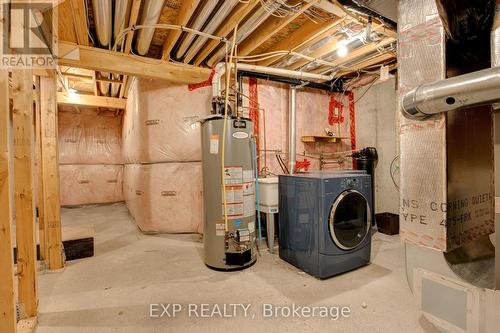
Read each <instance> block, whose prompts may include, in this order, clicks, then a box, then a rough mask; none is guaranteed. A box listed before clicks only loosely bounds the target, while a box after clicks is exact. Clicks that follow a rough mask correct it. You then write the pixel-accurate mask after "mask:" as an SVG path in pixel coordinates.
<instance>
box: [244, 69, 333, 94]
mask: <svg viewBox="0 0 500 333" xmlns="http://www.w3.org/2000/svg"><path fill="white" fill-rule="evenodd" d="M240 76H241V77H255V78H257V79H263V80H269V81H274V82H280V83H286V84H290V85H296V86H300V85H304V87H309V88H314V89H320V90H326V91H330V92H342V91H343V82H342V80H336V82H335V84H334V85H333V86H332V85H331V84H330V83H316V82H308V81H304V80H299V79H292V78H286V77H282V76H277V75H270V74H262V73H254V72H248V71H241V70H239V71H238V78H239V77H240Z"/></svg>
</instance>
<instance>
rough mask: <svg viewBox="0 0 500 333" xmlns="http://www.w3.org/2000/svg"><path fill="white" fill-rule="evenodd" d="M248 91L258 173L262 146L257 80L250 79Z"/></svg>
mask: <svg viewBox="0 0 500 333" xmlns="http://www.w3.org/2000/svg"><path fill="white" fill-rule="evenodd" d="M248 88H249V89H248V90H249V97H250V105H249V106H250V119H251V120H252V121H253V134H254V136H255V143H256V146H257V169H258V170H257V172H258V171H259V170H260V158H259V152H260V145H259V141H260V140H259V90H258V86H257V78H255V77H250V78H248Z"/></svg>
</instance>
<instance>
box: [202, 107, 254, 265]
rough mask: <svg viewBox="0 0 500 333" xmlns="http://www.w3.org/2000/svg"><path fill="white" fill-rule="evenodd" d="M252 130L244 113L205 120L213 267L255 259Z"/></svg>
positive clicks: (208, 250)
mask: <svg viewBox="0 0 500 333" xmlns="http://www.w3.org/2000/svg"><path fill="white" fill-rule="evenodd" d="M224 122H226V124H225V125H224ZM224 126H226V129H225V131H224ZM252 130H253V123H252V122H251V121H249V120H247V119H242V118H231V117H227V118H224V117H221V116H213V117H212V118H209V119H206V120H205V121H204V122H203V123H202V125H201V132H202V166H203V193H204V209H205V233H204V246H205V264H206V265H207V266H209V267H210V268H214V269H220V270H235V269H241V268H245V267H248V266H250V265H252V264H253V263H254V262H255V261H256V259H257V258H256V255H255V216H256V215H255V177H254V176H255V171H254V164H253V158H254V156H253V153H252V151H253V145H254V139H253V135H252ZM224 132H225V142H224V145H223V142H222V138H223V137H224V136H223V133H224ZM223 158H224V170H223V169H222V168H223V165H222V159H223ZM222 173H224V180H223V181H222ZM224 194H225V198H226V200H224ZM224 206H225V207H226V210H225V212H226V214H224V210H223V207H224ZM224 215H226V216H224Z"/></svg>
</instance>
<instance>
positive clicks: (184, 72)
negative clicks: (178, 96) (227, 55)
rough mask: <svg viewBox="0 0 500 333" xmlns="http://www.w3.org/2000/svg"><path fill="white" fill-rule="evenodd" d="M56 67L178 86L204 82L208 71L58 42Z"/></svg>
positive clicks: (208, 73)
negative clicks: (137, 77) (128, 76)
mask: <svg viewBox="0 0 500 333" xmlns="http://www.w3.org/2000/svg"><path fill="white" fill-rule="evenodd" d="M75 51H77V52H78V53H79V59H70V57H68V58H65V57H64V55H67V54H68V53H73V52H75ZM59 56H60V57H61V58H59V60H58V61H59V65H60V66H70V67H79V68H87V69H91V70H96V71H102V72H113V73H120V74H124V75H132V76H139V77H147V78H152V79H162V80H168V81H171V82H178V83H197V82H201V81H205V80H207V79H208V77H209V75H210V69H208V68H201V67H196V66H191V65H184V64H173V63H169V62H166V61H163V62H157V61H152V62H150V61H148V59H146V58H144V57H139V56H134V55H131V54H125V53H121V52H114V51H109V50H104V49H98V48H94V47H88V46H78V45H76V44H72V43H67V42H62V41H60V42H59Z"/></svg>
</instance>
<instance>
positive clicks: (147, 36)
mask: <svg viewBox="0 0 500 333" xmlns="http://www.w3.org/2000/svg"><path fill="white" fill-rule="evenodd" d="M164 4H165V1H164V0H146V1H145V2H144V7H143V9H142V15H141V21H140V25H152V24H157V23H158V20H159V19H160V15H161V12H162V10H163V6H164ZM154 33H155V28H144V29H140V30H139V31H138V32H137V40H136V42H135V47H136V49H137V53H139V54H140V55H146V54H147V53H148V51H149V46H150V45H151V41H152V40H153V35H154Z"/></svg>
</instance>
